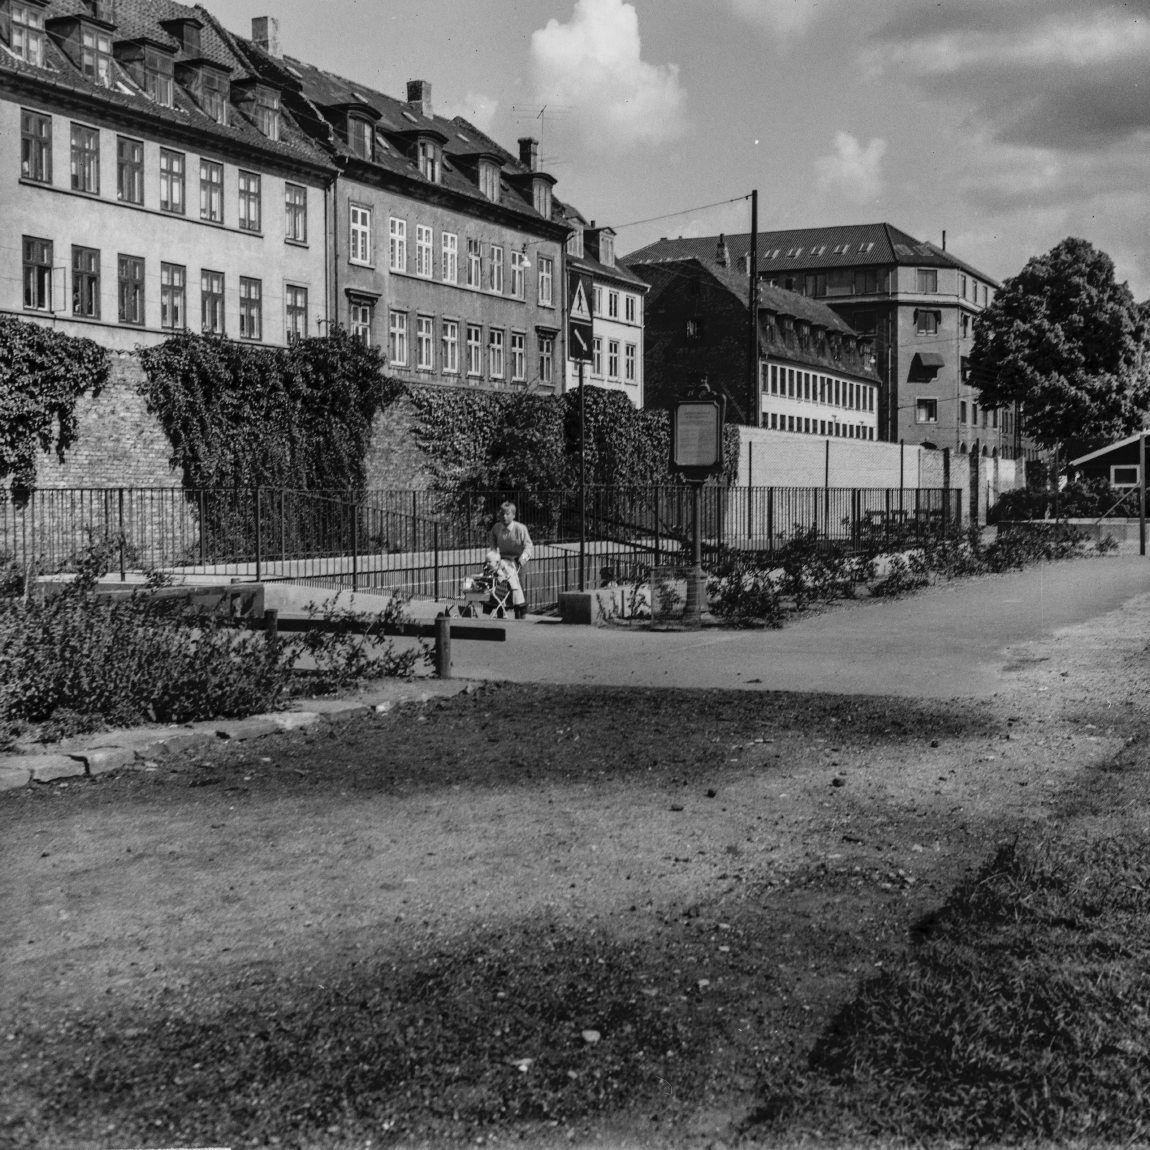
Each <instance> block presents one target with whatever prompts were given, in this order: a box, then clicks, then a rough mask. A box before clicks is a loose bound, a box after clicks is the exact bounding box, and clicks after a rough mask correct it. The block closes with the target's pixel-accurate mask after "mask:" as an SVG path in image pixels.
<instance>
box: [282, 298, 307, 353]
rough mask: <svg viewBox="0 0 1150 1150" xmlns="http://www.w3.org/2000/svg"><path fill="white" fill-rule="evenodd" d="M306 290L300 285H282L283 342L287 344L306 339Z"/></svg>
mask: <svg viewBox="0 0 1150 1150" xmlns="http://www.w3.org/2000/svg"><path fill="white" fill-rule="evenodd" d="M307 329H308V289H307V288H306V287H304V286H303V285H302V284H291V283H285V284H284V340H285V342H286V343H288V344H292V343H295V341H296V340H297V339H307Z"/></svg>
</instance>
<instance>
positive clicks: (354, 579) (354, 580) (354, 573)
mask: <svg viewBox="0 0 1150 1150" xmlns="http://www.w3.org/2000/svg"><path fill="white" fill-rule="evenodd" d="M351 589H352V591H358V590H359V504H358V503H353V504H352V505H351Z"/></svg>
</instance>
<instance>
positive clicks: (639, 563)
mask: <svg viewBox="0 0 1150 1150" xmlns="http://www.w3.org/2000/svg"><path fill="white" fill-rule="evenodd" d="M961 499H962V492H961V491H960V490H958V489H955V490H940V489H933V488H932V489H926V488H919V489H915V488H907V489H897V488H895V489H886V488H800V487H757V488H747V487H733V488H730V487H719V486H708V487H705V488H704V490H703V498H702V509H701V513H700V515H701V518H700V529H701V534H702V538H703V546H704V553H705V554H713V553H714V552H715V551H716V550H718V549H720V548H728V547H729V548H737V549H741V550H752V551H758V552H767V553H770V552H773V551H775V550H777V549H778V548H779V547H780V546H782V545H784V544H785V542H786V541H787V540H788V539H790V538H792V537H794V535H795V534H796V533H799V532H803V533H813V535H814V536H815V537H816V538H817V540H818V542H819V543H820V544H822V545H825V546H828V547H830V546H840V547H847V548H868V547H906V546H913V545H914V544H916V543H921V542H923V541H924V540H925V539H926V538H927V537H928V536H932V535H936V534H938V533H939V532H940V531H950V530H953V529H957V528H958V527H960V526H961V506H962V504H961ZM505 500H506V501H510V502H513V503H515V505H516V508H517V513H518V518H519V519H520V520H521V521H522V522H523V523H525V524H526V525H527V527H528V529H529V530H530V532H531V535H532V539H533V540H534V542H535V557H534V560H533V562H532V564H531V566H530V568H529V575H528V592H529V595H530V597H531V599H532V602H533V603H535V604H541V603H548V602H554V601H555V600H556V599H557V598H558V594H559V592H560V591H563V590H569V589H573V588H577V587H579V586H581V585H586V586H596V585H598V584H600V583H601V582H606V581H610V580H612V579H614V580H617V581H620V582H624V581H631V580H633V579H637V578H639V577H641V576H642V575H644V574H645V573H646V572H647V571H648V570H649V569H650V568H651V567H653V566H659V565H660V564H666V563H674V562H676V561H678V560H680V559H682V558H683V557H684V556H685V555H686V554H687V553H688V551H689V539H690V537H691V516H692V508H693V491H692V489H691V488H690V487H681V486H675V487H671V486H659V485H651V486H644V487H593V488H590V489H588V491H587V497H586V528H585V530H584V529H583V522H584V520H583V517H582V515H581V510H580V504H579V500H578V498H577V497H576V496H575V495H573V494H572V493H571V492H569V491H562V492H537V491H514V490H504V491H473V492H467V493H464V494H454V495H444V494H439V493H435V492H428V491H368V492H365V493H361V494H360V495H358V496H356V497H353V496H351V495H350V494H349V493H346V492H314V491H295V490H288V489H281V488H262V487H256V488H230V489H218V488H215V489H207V488H201V489H197V488H193V489H181V488H129V487H122V488H69V489H55V490H42V491H34V492H32V493H31V495H30V496H29V497H28V498H27V499H26V500H25V501H23V502H21V501H19V500H17V499H16V498H15V497H14V496H13V494H12V493H11V492H7V491H0V557H2V556H6V557H7V560H8V561H10V562H14V563H16V564H18V565H19V566H20V567H21V568H34V569H36V570H39V571H45V572H52V571H66V570H68V569H70V568H71V567H73V566H74V565H75V563H76V560H77V557H78V556H79V555H80V554H81V553H82V551H83V549H84V547H85V546H86V545H87V544H89V543H90V542H101V543H103V544H104V545H105V546H106V547H107V548H108V549H109V559H110V561H111V567H112V568H113V570H118V571H119V574H120V576H121V577H122V578H127V577H128V573H129V572H130V571H138V570H140V569H147V568H162V569H167V570H170V571H172V572H174V573H177V574H179V575H180V576H182V577H191V576H203V577H209V578H211V579H214V580H219V579H233V580H255V581H264V582H275V581H282V582H293V583H301V584H305V585H312V586H315V587H317V588H332V589H338V588H350V589H355V590H391V589H398V590H401V591H403V592H405V593H408V594H411V595H417V596H426V597H430V598H434V599H445V598H446V599H450V598H454V597H456V596H458V594H459V593H460V584H461V583H462V581H463V579H465V578H466V577H467V576H468V575H471V574H474V573H475V571H476V569H477V568H478V566H479V565H480V563H481V562H482V555H483V552H484V550H485V549H486V547H487V542H488V537H489V532H490V528H491V525H492V523H493V522H494V521H495V520H496V518H497V516H498V511H499V506H500V504H501V503H503V502H504V501H505Z"/></svg>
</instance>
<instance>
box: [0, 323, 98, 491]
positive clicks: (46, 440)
mask: <svg viewBox="0 0 1150 1150" xmlns="http://www.w3.org/2000/svg"><path fill="white" fill-rule="evenodd" d="M108 372H109V363H108V356H107V353H106V352H105V351H104V350H103V348H101V347H99V346H98V345H97V344H95V343H93V342H92V340H90V339H77V338H75V337H73V336H67V335H63V334H62V333H60V332H58V331H53V330H52V329H51V328H46V327H41V326H40V325H39V324H35V323H27V322H25V321H23V320H19V319H15V318H13V317H11V316H0V480H5V479H8V478H9V477H11V482H12V488H13V492H14V494H15V496H16V498H17V499H20V498H22V497H26V496H27V494H28V493H30V492H31V490H32V488H33V487H34V486H35V483H36V457H37V455H38V454H39V453H40V452H44V451H51V450H53V448H54V449H55V451H56V455H57V457H58V458H59V459H60V460H63V458H64V453H65V452H66V451H67V450H68V448H69V447H71V446H72V444H73V442H75V439H76V401H77V400H78V399H79V398H80V396H81V395H91V396H96V395H98V394H99V393H100V391H101V389H102V388H103V387H104V385H105V384H106V383H107V382H108Z"/></svg>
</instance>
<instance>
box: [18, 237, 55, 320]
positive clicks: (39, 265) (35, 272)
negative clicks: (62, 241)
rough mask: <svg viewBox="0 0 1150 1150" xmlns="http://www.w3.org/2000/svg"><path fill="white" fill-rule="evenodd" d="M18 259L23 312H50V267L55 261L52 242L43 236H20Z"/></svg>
mask: <svg viewBox="0 0 1150 1150" xmlns="http://www.w3.org/2000/svg"><path fill="white" fill-rule="evenodd" d="M20 258H21V268H22V271H23V281H24V282H23V287H24V296H23V298H24V310H25V311H35V312H51V311H52V310H53V309H52V267H53V263H54V260H55V249H54V246H53V243H52V241H51V240H49V239H45V238H44V237H43V236H21V237H20ZM29 300H31V301H32V302H31V303H30V302H29Z"/></svg>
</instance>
